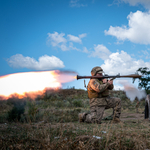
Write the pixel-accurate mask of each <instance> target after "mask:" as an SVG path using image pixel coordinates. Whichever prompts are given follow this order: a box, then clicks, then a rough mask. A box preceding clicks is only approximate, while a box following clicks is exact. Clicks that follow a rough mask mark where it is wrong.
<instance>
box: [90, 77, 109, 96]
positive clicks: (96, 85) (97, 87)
mask: <svg viewBox="0 0 150 150" xmlns="http://www.w3.org/2000/svg"><path fill="white" fill-rule="evenodd" d="M109 85H110V83H108V82H107V83H105V84H99V82H97V81H96V80H95V79H91V80H90V87H91V88H92V89H93V90H94V91H96V92H98V93H100V92H103V91H104V90H106V89H107V88H108V87H109Z"/></svg>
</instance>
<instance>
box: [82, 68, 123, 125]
mask: <svg viewBox="0 0 150 150" xmlns="http://www.w3.org/2000/svg"><path fill="white" fill-rule="evenodd" d="M99 68H100V67H99ZM92 75H93V74H92ZM94 75H95V74H94ZM113 87H114V86H113V85H111V84H110V83H108V82H107V83H103V82H102V81H101V80H99V79H91V80H90V81H89V83H88V97H89V99H90V101H89V103H90V110H91V113H90V114H86V113H83V115H82V119H83V120H82V121H83V122H87V123H101V120H102V117H103V114H104V110H105V109H109V108H113V114H114V117H115V118H119V117H120V114H121V100H120V99H119V98H116V97H109V90H112V89H113Z"/></svg>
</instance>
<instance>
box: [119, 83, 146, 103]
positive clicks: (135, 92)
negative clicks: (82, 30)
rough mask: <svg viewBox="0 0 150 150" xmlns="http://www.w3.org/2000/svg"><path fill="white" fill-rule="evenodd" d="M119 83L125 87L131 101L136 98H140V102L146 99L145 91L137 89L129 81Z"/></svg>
mask: <svg viewBox="0 0 150 150" xmlns="http://www.w3.org/2000/svg"><path fill="white" fill-rule="evenodd" d="M118 83H120V84H122V85H123V86H124V91H125V92H126V96H127V97H128V98H129V99H130V100H131V101H134V100H135V98H136V97H137V98H138V100H141V99H142V98H145V97H146V92H145V90H140V89H137V88H135V87H134V86H133V85H131V84H130V83H129V82H128V81H119V82H118Z"/></svg>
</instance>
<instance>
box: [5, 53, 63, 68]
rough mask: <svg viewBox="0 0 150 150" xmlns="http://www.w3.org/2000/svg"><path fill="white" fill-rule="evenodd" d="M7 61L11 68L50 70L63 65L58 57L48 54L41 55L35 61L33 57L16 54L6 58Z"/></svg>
mask: <svg viewBox="0 0 150 150" xmlns="http://www.w3.org/2000/svg"><path fill="white" fill-rule="evenodd" d="M7 62H8V64H9V65H10V66H11V67H13V68H28V69H32V70H51V69H56V68H63V67H65V66H64V64H63V62H62V61H61V60H60V59H59V58H57V57H55V56H48V55H44V56H41V57H39V59H38V61H36V60H35V59H34V58H31V57H28V56H27V57H24V56H23V55H22V54H16V55H13V56H11V57H10V58H8V59H7Z"/></svg>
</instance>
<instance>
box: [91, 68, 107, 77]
mask: <svg viewBox="0 0 150 150" xmlns="http://www.w3.org/2000/svg"><path fill="white" fill-rule="evenodd" d="M97 73H104V71H103V69H102V68H101V67H99V66H96V67H94V68H93V69H92V70H91V75H92V76H95V75H96V74H97Z"/></svg>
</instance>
